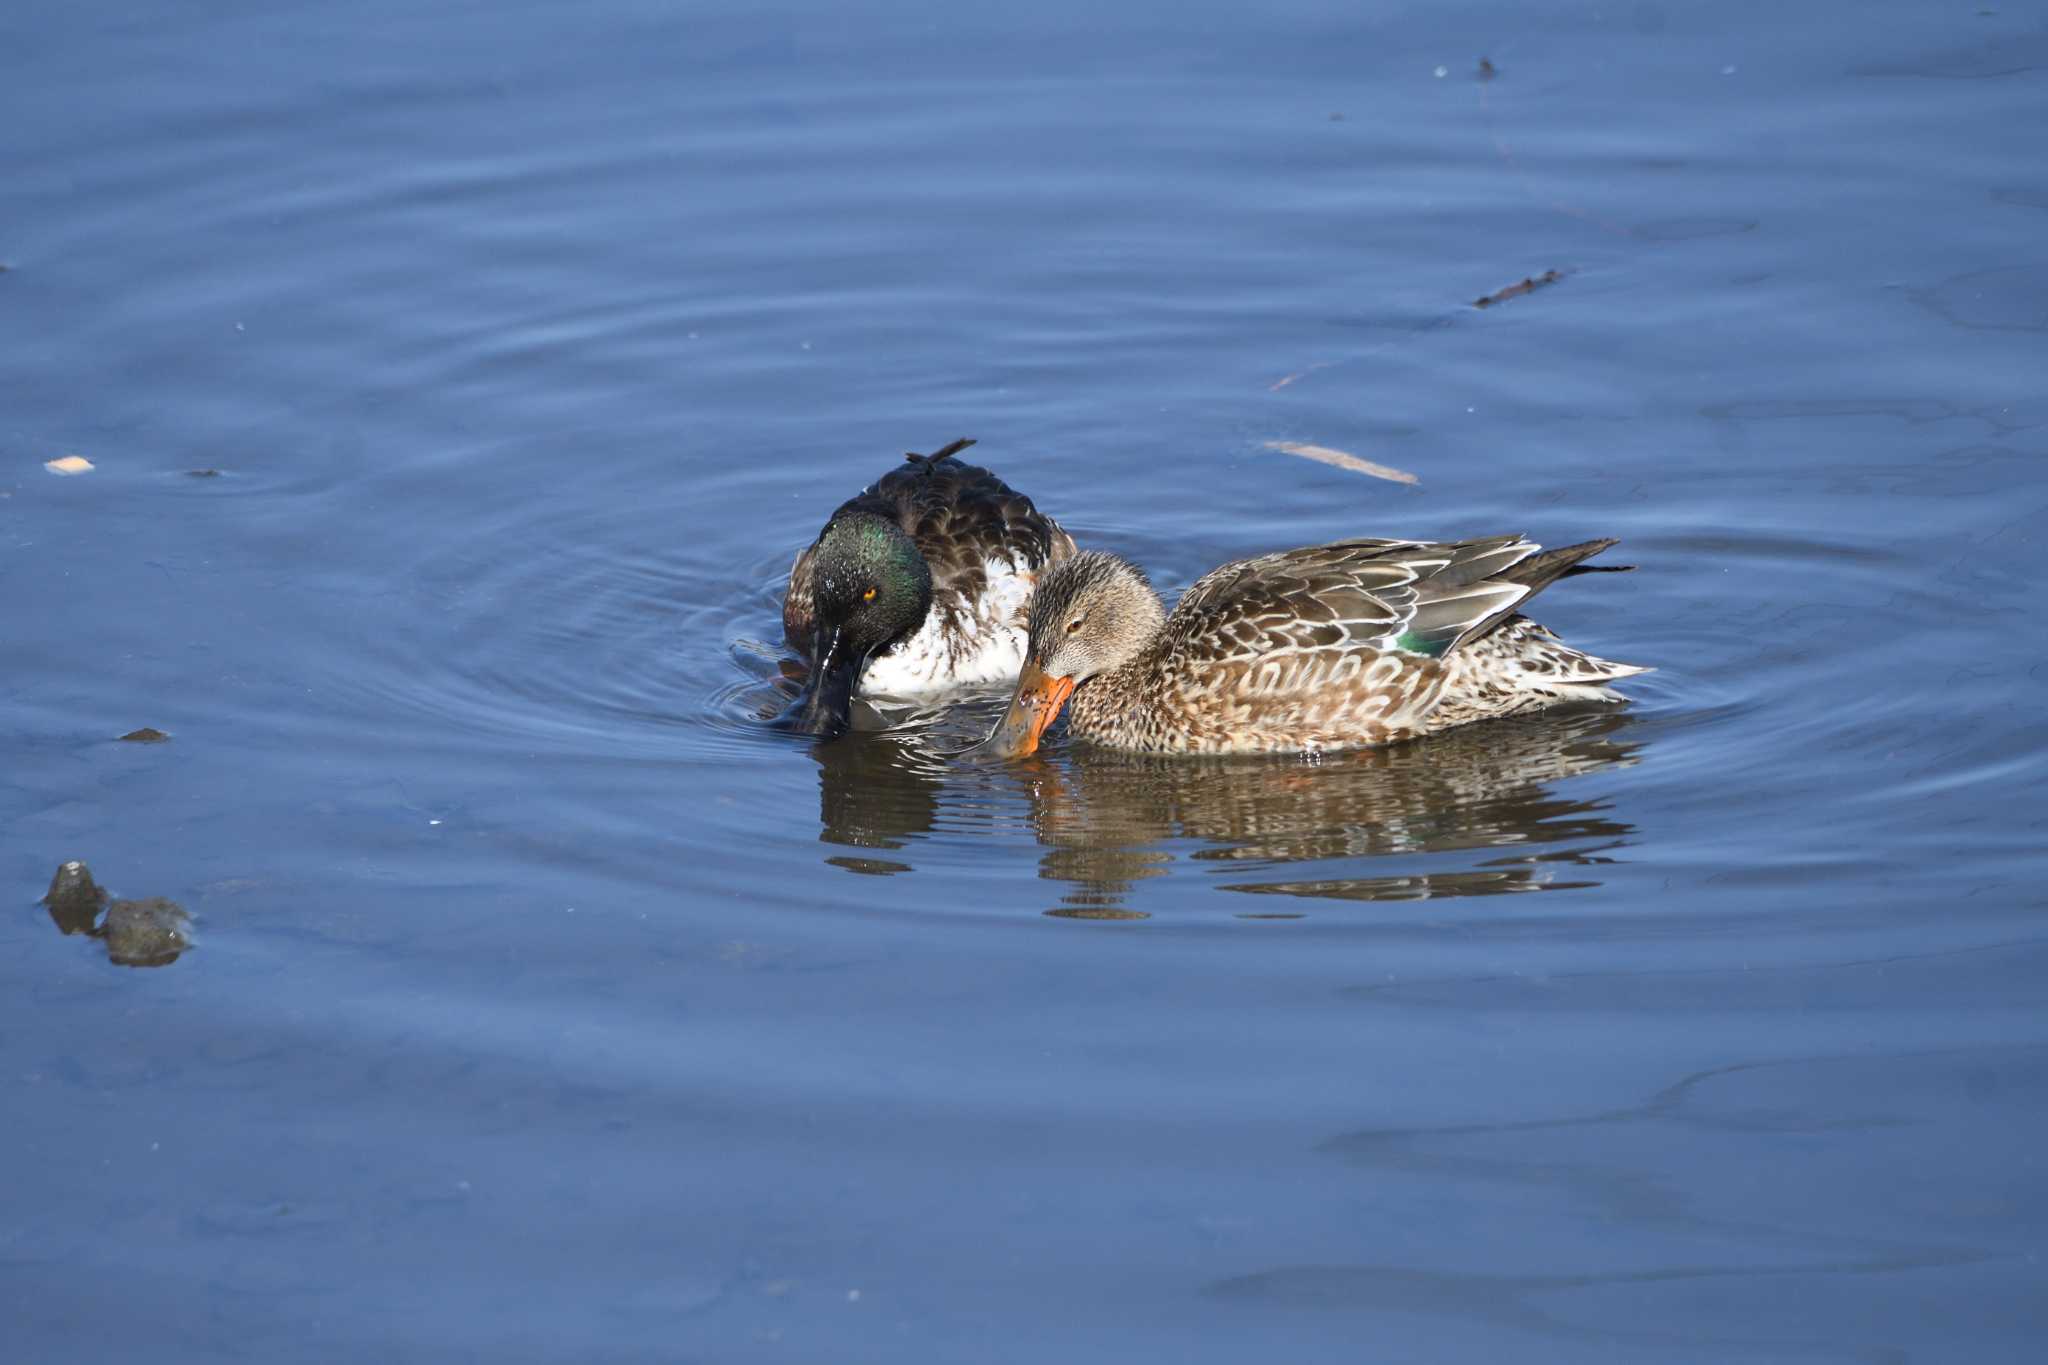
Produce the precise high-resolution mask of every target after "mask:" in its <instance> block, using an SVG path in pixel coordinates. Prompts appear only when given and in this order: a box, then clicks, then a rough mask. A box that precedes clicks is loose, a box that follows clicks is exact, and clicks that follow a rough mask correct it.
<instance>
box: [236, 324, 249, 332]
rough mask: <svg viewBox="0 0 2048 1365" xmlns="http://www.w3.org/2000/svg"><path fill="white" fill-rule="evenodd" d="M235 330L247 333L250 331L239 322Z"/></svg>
mask: <svg viewBox="0 0 2048 1365" xmlns="http://www.w3.org/2000/svg"><path fill="white" fill-rule="evenodd" d="M235 330H236V331H237V332H246V331H248V330H249V329H248V328H246V327H244V326H243V325H242V324H241V323H239V322H238V323H236V324H235Z"/></svg>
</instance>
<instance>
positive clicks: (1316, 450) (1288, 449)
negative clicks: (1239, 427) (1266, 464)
mask: <svg viewBox="0 0 2048 1365" xmlns="http://www.w3.org/2000/svg"><path fill="white" fill-rule="evenodd" d="M1266 449H1268V450H1278V451H1284V452H1285V453H1287V454H1289V455H1299V456H1301V458H1302V459H1304V460H1316V461H1319V462H1321V463H1323V464H1333V465H1335V466H1337V468H1339V469H1348V470H1350V471H1352V472H1353V473H1354V474H1370V475H1372V476H1373V477H1374V478H1375V479H1386V480H1388V481H1389V482H1391V483H1414V482H1415V476H1414V475H1413V474H1410V473H1409V472H1408V471H1407V470H1405V469H1395V468H1393V467H1392V466H1390V465H1383V464H1374V463H1373V462H1372V461H1371V460H1361V459H1359V458H1358V457H1357V456H1356V455H1352V454H1348V453H1346V452H1345V451H1342V450H1332V449H1331V448H1330V447H1328V446H1312V445H1305V444H1303V443H1302V442H1300V441H1268V442H1266Z"/></svg>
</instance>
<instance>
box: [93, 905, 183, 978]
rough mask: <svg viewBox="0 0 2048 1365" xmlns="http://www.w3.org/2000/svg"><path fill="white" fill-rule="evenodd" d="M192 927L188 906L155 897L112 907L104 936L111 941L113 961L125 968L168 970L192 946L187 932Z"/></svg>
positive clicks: (108, 941) (109, 943)
mask: <svg viewBox="0 0 2048 1365" xmlns="http://www.w3.org/2000/svg"><path fill="white" fill-rule="evenodd" d="M191 926H192V916H191V915H190V914H189V913H187V911H186V909H185V907H184V906H182V905H180V904H178V903H177V902H176V901H172V900H165V899H164V898H163V897H162V896H151V897H149V898H148V899H147V900H139V901H115V902H114V903H113V904H112V905H110V906H108V907H107V919H106V923H105V924H103V925H101V926H100V937H102V938H104V939H105V940H106V941H107V958H108V960H109V961H112V962H118V963H120V964H121V965H122V966H124V967H164V966H168V965H169V964H171V963H173V962H176V961H177V960H178V955H179V954H180V953H182V952H184V951H185V950H186V949H187V948H189V947H191V946H192V939H191V936H190V934H189V933H188V932H187V931H188V930H189V929H190V928H191Z"/></svg>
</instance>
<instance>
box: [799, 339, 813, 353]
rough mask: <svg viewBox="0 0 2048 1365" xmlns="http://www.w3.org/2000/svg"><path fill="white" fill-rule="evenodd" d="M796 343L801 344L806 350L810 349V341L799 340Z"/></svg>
mask: <svg viewBox="0 0 2048 1365" xmlns="http://www.w3.org/2000/svg"><path fill="white" fill-rule="evenodd" d="M798 344H799V345H801V346H802V347H803V348H804V349H805V350H806V351H808V350H810V349H811V343H810V342H808V341H805V342H800V343H798Z"/></svg>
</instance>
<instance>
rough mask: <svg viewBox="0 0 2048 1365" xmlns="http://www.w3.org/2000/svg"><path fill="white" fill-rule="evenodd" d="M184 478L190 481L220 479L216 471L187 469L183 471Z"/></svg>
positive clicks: (218, 472)
mask: <svg viewBox="0 0 2048 1365" xmlns="http://www.w3.org/2000/svg"><path fill="white" fill-rule="evenodd" d="M185 476H186V477H187V478H191V479H217V478H219V477H220V471H219V470H218V469H188V470H186V471H185Z"/></svg>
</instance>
